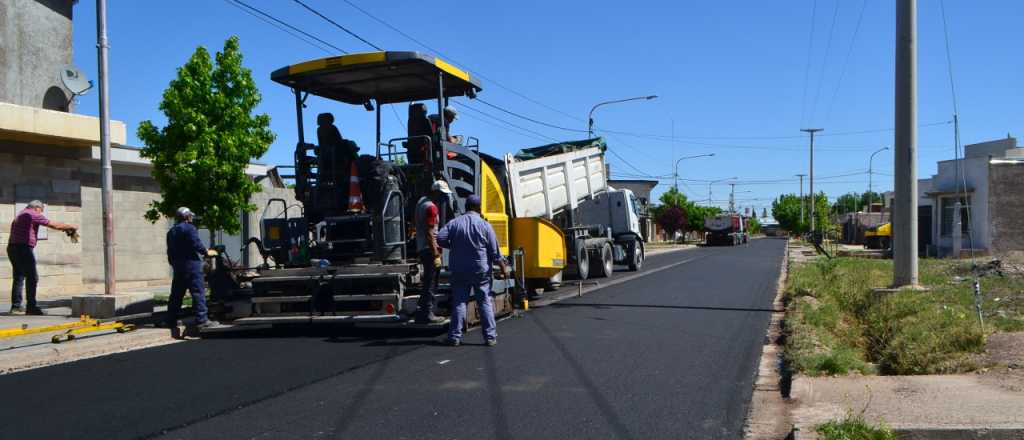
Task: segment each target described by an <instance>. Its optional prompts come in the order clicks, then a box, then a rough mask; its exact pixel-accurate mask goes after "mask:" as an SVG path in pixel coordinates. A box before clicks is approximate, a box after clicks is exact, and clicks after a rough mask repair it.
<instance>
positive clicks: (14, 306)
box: [10, 304, 21, 315]
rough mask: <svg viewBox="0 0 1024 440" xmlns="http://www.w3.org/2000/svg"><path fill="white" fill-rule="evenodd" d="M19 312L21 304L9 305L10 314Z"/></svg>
mask: <svg viewBox="0 0 1024 440" xmlns="http://www.w3.org/2000/svg"><path fill="white" fill-rule="evenodd" d="M15 313H21V304H15V305H12V306H11V311H10V314H12V315H13V314H15Z"/></svg>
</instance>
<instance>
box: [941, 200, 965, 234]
mask: <svg viewBox="0 0 1024 440" xmlns="http://www.w3.org/2000/svg"><path fill="white" fill-rule="evenodd" d="M956 201H957V199H956V198H954V197H943V198H942V231H941V232H942V236H944V237H948V236H951V235H953V210H954V208H956ZM967 202H968V199H967V198H960V221H961V226H962V227H961V229H960V232H961V233H967V232H969V231H970V229H971V225H970V224H969V222H968V219H969V218H970V217H969V216H968V215H967V210H968V209H970V205H968V203H967Z"/></svg>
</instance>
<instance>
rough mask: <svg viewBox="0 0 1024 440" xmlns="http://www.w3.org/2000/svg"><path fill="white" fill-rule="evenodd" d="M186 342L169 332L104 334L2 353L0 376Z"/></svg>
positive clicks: (0, 357) (145, 330)
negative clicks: (172, 336)
mask: <svg viewBox="0 0 1024 440" xmlns="http://www.w3.org/2000/svg"><path fill="white" fill-rule="evenodd" d="M177 342H183V341H182V340H179V339H173V338H171V336H170V331H169V330H166V329H138V330H135V331H133V332H129V333H123V334H117V333H112V334H103V335H97V336H92V337H87V338H81V339H76V340H74V341H71V342H65V343H62V344H40V345H35V346H29V347H22V348H14V349H10V350H4V351H2V352H0V375H3V374H11V373H16V372H19V371H25V370H31V369H34V368H42V367H48V366H51V365H57V364H63V363H68V362H74V361H78V360H82V359H89V358H94V357H100V356H106V355H110V354H115V353H123V352H127V351H133V350H139V349H143V348H149V347H157V346H161V345H168V344H174V343H177Z"/></svg>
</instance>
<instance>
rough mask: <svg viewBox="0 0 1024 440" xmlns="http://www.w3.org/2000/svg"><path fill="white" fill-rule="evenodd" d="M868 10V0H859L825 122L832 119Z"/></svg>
mask: <svg viewBox="0 0 1024 440" xmlns="http://www.w3.org/2000/svg"><path fill="white" fill-rule="evenodd" d="M867 8H868V0H861V6H860V14H858V15H857V25H856V26H854V28H853V37H851V38H850V47H849V48H848V49H846V59H844V60H843V67H842V69H840V70H839V80H837V81H836V88H835V89H834V90H832V99H830V100H829V102H828V110H826V111H825V121H826V122H828V121H829V120H831V119H832V108H833V107H834V106H835V103H836V96H838V95H839V88H840V87H841V86H842V84H843V78H844V77H846V67H847V66H848V65H849V64H850V58H851V56H852V55H853V48H854V47H855V45H854V43H856V42H857V34H858V33H859V32H860V24H861V22H862V21H864V11H865V10H867Z"/></svg>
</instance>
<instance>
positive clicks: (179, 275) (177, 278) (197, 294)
mask: <svg viewBox="0 0 1024 440" xmlns="http://www.w3.org/2000/svg"><path fill="white" fill-rule="evenodd" d="M171 268H173V269H174V278H173V279H172V280H171V297H170V298H168V301H167V322H168V323H169V324H171V325H174V323H176V322H177V321H178V313H180V312H181V302H182V300H184V299H185V290H188V291H189V293H191V294H192V310H193V311H195V312H196V323H197V324H201V323H203V322H206V320H207V316H206V288H205V287H204V286H203V262H202V261H198V260H188V261H175V262H173V263H172V265H171Z"/></svg>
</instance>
